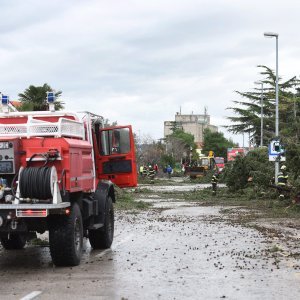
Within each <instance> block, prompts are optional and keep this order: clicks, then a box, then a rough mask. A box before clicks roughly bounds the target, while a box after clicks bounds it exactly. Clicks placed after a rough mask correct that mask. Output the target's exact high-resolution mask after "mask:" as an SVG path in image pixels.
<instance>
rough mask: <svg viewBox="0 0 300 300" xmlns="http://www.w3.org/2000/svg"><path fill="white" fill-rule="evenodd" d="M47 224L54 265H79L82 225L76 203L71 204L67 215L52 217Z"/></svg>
mask: <svg viewBox="0 0 300 300" xmlns="http://www.w3.org/2000/svg"><path fill="white" fill-rule="evenodd" d="M49 225H50V226H49V244H50V253H51V257H52V260H53V263H54V264H55V265H56V266H77V265H79V263H80V260H81V256H82V244H83V226H82V217H81V212H80V208H79V206H78V204H77V203H75V204H73V206H72V208H71V212H70V214H69V215H68V216H61V217H59V218H54V219H52V220H51V221H50V224H49Z"/></svg>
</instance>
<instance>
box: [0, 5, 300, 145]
mask: <svg viewBox="0 0 300 300" xmlns="http://www.w3.org/2000/svg"><path fill="white" fill-rule="evenodd" d="M0 11H1V18H0V68H1V72H0V91H1V92H2V93H5V94H8V95H10V97H11V99H17V98H18V93H20V92H22V91H24V89H26V88H27V87H28V86H29V85H30V84H33V85H42V84H44V83H48V84H49V85H50V86H52V87H53V88H55V89H56V90H62V91H63V94H62V100H63V101H64V102H65V103H66V109H67V110H72V111H73V110H74V111H82V110H89V111H92V112H94V113H97V114H101V115H103V116H104V117H105V118H108V119H109V120H110V121H117V122H118V124H122V125H125V124H132V125H133V127H134V131H135V132H136V133H138V134H140V135H141V136H144V135H150V136H151V137H153V139H159V138H161V137H163V122H164V121H165V120H174V116H175V113H176V112H177V111H179V109H180V107H181V112H182V113H183V114H190V113H192V112H193V113H194V114H202V113H204V107H205V106H206V107H207V109H208V114H209V115H210V116H211V123H212V124H214V125H218V126H221V125H225V124H228V121H227V120H226V116H229V115H230V114H231V112H230V111H228V110H226V108H227V107H229V106H232V100H237V99H239V97H238V95H236V94H235V93H234V91H235V90H239V91H248V90H251V89H253V87H254V84H253V82H254V81H257V80H259V79H261V77H260V75H259V70H258V68H257V67H256V66H257V65H261V64H264V65H267V66H268V67H270V68H273V69H275V40H274V39H266V38H264V37H263V33H264V32H265V31H272V32H277V33H279V74H280V75H281V76H282V77H283V79H288V78H289V77H292V76H294V75H297V76H298V75H299V73H298V71H299V70H300V35H299V28H300V21H299V20H300V19H299V12H300V1H297V0H294V1H291V0H285V1H282V0H280V1H277V0H265V1H262V0H251V1H250V0H249V1H247V0H236V1H234V0H219V1H217V0H207V1H204V0H151V1H148V0H135V1H133V0H132V1H130V0H106V1H102V0H81V1H76V0H72V1H71V0H70V1H68V0H63V1H62V0H49V1H48V0H43V1H40V0H26V1H24V0H20V1H16V0H0ZM220 131H223V132H224V133H225V136H226V137H229V136H230V135H229V134H228V133H226V132H225V130H224V129H222V128H221V127H220ZM232 138H233V140H234V141H238V142H241V137H237V136H232Z"/></svg>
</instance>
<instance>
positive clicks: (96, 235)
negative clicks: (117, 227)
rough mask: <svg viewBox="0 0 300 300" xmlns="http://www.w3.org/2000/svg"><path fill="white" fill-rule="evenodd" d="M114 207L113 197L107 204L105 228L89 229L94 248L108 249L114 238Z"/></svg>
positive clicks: (109, 198) (108, 199)
mask: <svg viewBox="0 0 300 300" xmlns="http://www.w3.org/2000/svg"><path fill="white" fill-rule="evenodd" d="M114 223H115V220H114V207H113V203H112V199H111V197H108V198H107V201H106V205H105V219H104V228H100V229H97V230H89V241H90V244H91V246H92V248H93V249H108V248H110V246H111V244H112V242H113V239H114Z"/></svg>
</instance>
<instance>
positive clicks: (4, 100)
mask: <svg viewBox="0 0 300 300" xmlns="http://www.w3.org/2000/svg"><path fill="white" fill-rule="evenodd" d="M0 97H1V103H2V105H8V104H9V96H6V95H1V96H0Z"/></svg>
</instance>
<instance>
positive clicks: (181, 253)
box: [0, 197, 300, 300]
mask: <svg viewBox="0 0 300 300" xmlns="http://www.w3.org/2000/svg"><path fill="white" fill-rule="evenodd" d="M152 200H153V202H155V207H156V209H151V210H149V211H143V212H141V213H138V214H136V213H124V212H121V213H120V212H119V213H117V215H116V232H115V239H114V243H113V246H112V249H109V250H105V251H93V250H91V248H90V245H89V242H88V241H87V242H86V243H85V252H84V257H83V260H82V263H81V265H80V266H78V267H74V268H56V267H54V266H53V265H52V263H51V257H50V254H49V248H48V247H39V246H28V247H26V248H25V249H24V250H21V251H5V250H3V249H0V280H1V285H0V299H22V298H23V299H26V300H28V299H300V267H299V268H298V266H299V265H300V261H299V257H298V258H297V257H284V256H282V257H278V255H276V256H274V255H273V254H272V253H270V251H268V249H270V248H272V247H273V246H274V245H275V244H276V243H277V242H278V241H277V240H276V239H275V238H274V239H271V238H267V237H265V236H263V235H262V234H261V233H259V232H258V231H256V230H255V229H251V228H244V227H241V226H239V225H231V224H230V223H228V222H224V221H220V220H219V219H218V216H219V215H220V212H219V210H220V208H219V207H201V206H193V204H190V205H192V206H187V205H186V204H185V203H178V202H172V201H169V202H168V201H167V202H166V200H161V199H159V198H157V197H156V198H153V199H152ZM148 201H151V199H150V200H149V199H148ZM159 207H163V208H164V209H163V210H162V209H159ZM299 247H300V246H299ZM35 296H36V297H35ZM34 297H35V298H34Z"/></svg>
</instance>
